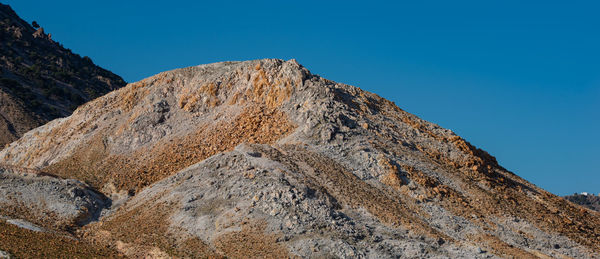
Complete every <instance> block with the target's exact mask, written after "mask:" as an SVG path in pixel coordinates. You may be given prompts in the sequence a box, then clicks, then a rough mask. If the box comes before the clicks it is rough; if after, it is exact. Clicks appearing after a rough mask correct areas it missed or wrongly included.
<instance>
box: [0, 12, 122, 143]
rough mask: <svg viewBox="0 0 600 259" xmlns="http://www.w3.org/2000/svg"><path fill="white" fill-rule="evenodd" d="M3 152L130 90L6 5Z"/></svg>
mask: <svg viewBox="0 0 600 259" xmlns="http://www.w3.org/2000/svg"><path fill="white" fill-rule="evenodd" d="M36 26H39V25H37V23H36ZM0 69H1V71H0V149H1V148H3V147H4V145H5V144H7V143H10V142H12V141H14V140H16V139H17V138H19V137H20V136H22V135H23V133H25V132H27V131H29V130H30V129H32V128H35V127H37V126H40V125H42V124H44V123H46V122H48V121H50V120H52V119H55V118H58V117H64V116H68V115H70V114H71V112H73V111H74V110H75V108H77V106H79V105H81V104H83V103H85V102H87V101H89V100H92V99H94V98H96V97H99V96H102V95H104V94H106V93H108V92H110V91H112V90H115V89H117V88H120V87H122V86H124V85H125V82H124V81H123V79H122V78H121V77H119V76H117V75H115V74H113V73H111V72H110V71H107V70H105V69H103V68H101V67H99V66H97V65H95V64H94V63H93V62H92V60H91V59H90V58H89V57H81V56H79V55H77V54H74V53H72V52H71V50H69V49H65V48H64V47H63V46H62V45H61V44H59V43H57V42H55V41H53V40H52V38H51V35H50V34H46V33H45V32H44V29H43V28H38V29H36V28H34V27H33V26H32V25H30V24H29V23H27V22H25V21H23V20H22V19H21V18H19V16H18V15H17V14H16V13H15V12H14V11H13V10H12V9H11V8H10V6H8V5H3V4H0Z"/></svg>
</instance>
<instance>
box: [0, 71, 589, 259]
mask: <svg viewBox="0 0 600 259" xmlns="http://www.w3.org/2000/svg"><path fill="white" fill-rule="evenodd" d="M0 163H3V164H6V165H11V166H12V167H15V168H16V167H19V168H30V170H33V169H35V170H40V171H43V172H44V173H46V174H50V175H54V176H57V177H60V178H70V179H77V180H79V181H82V182H85V188H92V189H95V190H98V191H100V192H101V193H102V195H103V196H104V197H102V199H106V200H108V201H107V202H105V203H104V204H108V205H107V206H105V208H102V206H99V207H98V208H99V209H100V210H102V211H101V212H100V215H101V217H100V219H99V220H98V221H95V222H92V223H90V224H85V223H80V224H75V229H76V230H75V231H71V233H72V234H73V235H74V236H75V237H76V238H80V239H81V240H86V242H88V244H93V245H96V246H100V247H106V249H113V250H116V251H119V253H121V254H122V255H124V256H129V257H142V256H151V257H160V256H173V257H202V256H217V257H219V256H227V257H232V258H247V257H269V258H281V257H296V256H299V257H342V258H344V257H372V258H381V257H383V258H385V257H407V258H412V257H414V258H447V257H452V258H489V257H491V258H494V257H504V258H510V257H512V258H549V257H556V258H561V257H575V258H599V257H600V255H599V254H598V251H600V224H599V223H600V215H599V214H598V213H596V212H592V211H590V210H586V209H583V208H581V207H579V206H576V205H573V204H571V203H569V202H568V201H566V200H564V199H563V198H560V197H557V196H555V195H552V194H550V193H548V192H546V191H544V190H542V189H540V188H538V187H536V186H534V185H532V184H531V183H528V182H527V181H525V180H523V179H521V178H519V177H518V176H516V175H515V174H513V173H511V172H509V171H507V170H506V169H504V168H502V167H501V166H500V165H498V163H497V162H496V160H495V158H494V157H492V156H491V155H489V154H488V153H486V152H485V151H482V150H480V149H477V148H475V147H473V146H472V145H471V144H469V143H468V142H467V141H465V140H464V139H462V138H460V137H459V136H457V135H455V134H454V133H453V132H452V131H450V130H447V129H443V128H441V127H439V126H437V125H435V124H432V123H429V122H426V121H423V120H421V119H419V118H417V117H416V116H414V115H412V114H409V113H407V112H405V111H403V110H401V109H400V108H398V107H397V106H396V105H395V104H393V103H391V102H389V101H387V100H385V99H383V98H381V97H379V96H377V95H375V94H372V93H368V92H365V91H362V90H361V89H359V88H356V87H353V86H348V85H344V84H339V83H336V82H332V81H329V80H326V79H323V78H321V77H319V76H316V75H313V74H311V73H310V72H309V71H308V70H307V69H305V68H304V67H302V66H301V65H299V64H298V63H297V62H296V61H294V60H290V61H282V60H273V59H265V60H255V61H246V62H223V63H215V64H209V65H202V66H197V67H189V68H184V69H178V70H173V71H169V72H164V73H161V74H158V75H156V76H153V77H150V78H147V79H144V80H142V81H140V82H137V83H133V84H129V85H128V86H126V87H124V88H121V89H119V90H116V91H114V92H111V93H109V94H107V95H106V96H103V97H102V98H98V99H96V100H94V101H92V102H89V103H87V104H85V105H83V106H82V107H80V108H79V109H77V110H76V111H75V112H74V113H73V114H72V115H71V116H69V117H67V118H61V119H56V120H53V121H51V122H50V123H48V124H46V125H44V126H41V127H39V128H36V129H34V130H32V131H30V132H28V133H26V134H25V135H24V136H23V137H22V138H21V139H19V140H18V141H16V142H13V143H12V144H11V145H10V146H8V147H7V148H6V149H4V150H2V151H0ZM65 181H66V180H65ZM97 204H99V202H97ZM94 208H96V207H94ZM25 210H27V208H25ZM6 211H8V212H10V209H7V210H6ZM3 213H5V212H4V211H3ZM28 220H29V221H33V222H39V220H38V221H36V219H35V218H32V219H28ZM71 225H73V224H71ZM81 225H84V226H82V227H79V226H81ZM3 249H4V248H3V247H0V250H3Z"/></svg>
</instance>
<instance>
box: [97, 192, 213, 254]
mask: <svg viewBox="0 0 600 259" xmlns="http://www.w3.org/2000/svg"><path fill="white" fill-rule="evenodd" d="M151 202H155V201H151ZM151 202H147V203H144V204H142V205H139V206H137V207H135V208H134V209H131V210H126V209H122V210H120V211H119V212H118V214H116V215H114V216H112V217H111V218H110V219H108V220H106V221H104V222H102V223H100V224H98V225H95V226H91V228H90V229H88V231H87V232H86V237H87V238H89V239H91V240H94V241H95V242H97V243H103V244H109V245H110V246H112V247H114V248H115V249H118V250H119V251H121V252H123V253H124V254H126V255H127V256H129V257H135V258H141V257H148V256H150V257H151V255H152V254H167V255H169V256H176V257H192V258H197V257H201V258H206V257H209V256H211V257H218V255H217V254H215V253H214V251H212V250H211V249H210V247H208V245H206V244H205V243H204V242H202V241H201V240H199V239H198V238H196V237H185V238H184V239H182V238H178V236H176V235H175V234H173V233H172V232H170V230H169V225H170V223H169V217H170V215H171V213H172V211H173V209H172V205H170V204H166V203H151ZM96 233H105V235H106V236H102V235H98V234H96Z"/></svg>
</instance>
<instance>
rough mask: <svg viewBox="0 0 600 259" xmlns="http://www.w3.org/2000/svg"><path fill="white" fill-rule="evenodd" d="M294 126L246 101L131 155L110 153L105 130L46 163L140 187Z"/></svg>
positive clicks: (67, 173)
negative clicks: (226, 117)
mask: <svg viewBox="0 0 600 259" xmlns="http://www.w3.org/2000/svg"><path fill="white" fill-rule="evenodd" d="M294 129H295V125H293V124H292V123H291V122H289V120H288V118H287V115H286V114H285V113H283V112H281V111H278V110H276V109H268V108H265V107H262V106H250V107H248V108H246V109H244V110H243V111H242V112H241V114H240V115H239V116H237V117H236V118H235V119H234V120H232V121H226V122H220V123H218V124H216V125H213V126H211V127H201V128H199V129H198V130H197V131H196V132H195V133H193V134H190V135H187V136H184V137H181V138H175V139H170V140H164V141H163V142H159V143H157V144H155V145H154V146H152V147H150V148H144V149H140V150H137V151H135V152H134V153H133V154H130V155H114V154H109V153H108V152H107V150H106V147H105V145H104V141H103V134H97V135H96V136H95V137H94V138H92V139H91V140H90V142H88V143H87V145H86V146H82V147H80V148H79V150H78V151H76V152H74V155H73V156H71V157H69V158H67V159H65V160H62V161H60V162H58V163H56V164H53V165H50V166H49V167H47V168H45V170H46V171H48V172H51V173H54V174H56V175H59V176H62V177H65V178H76V179H79V180H84V181H86V182H88V183H89V184H91V185H92V186H94V187H95V188H96V189H102V187H103V186H104V185H105V184H107V183H109V182H110V183H112V184H114V185H115V186H116V187H117V189H124V190H139V189H140V188H143V187H144V186H147V185H149V184H152V183H154V182H156V181H158V180H161V179H163V178H165V177H167V176H169V175H171V174H173V173H176V172H177V171H179V170H181V169H184V168H186V167H188V166H190V165H193V164H195V163H197V162H199V161H202V160H204V159H206V158H208V157H210V156H212V155H215V154H217V153H220V152H224V151H229V150H232V149H233V148H234V147H235V146H237V145H238V144H241V143H244V142H248V143H263V144H268V143H273V142H275V141H277V140H278V139H280V138H282V137H284V136H286V135H287V134H289V133H291V132H292V131H293V130H294Z"/></svg>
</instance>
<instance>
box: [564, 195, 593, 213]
mask: <svg viewBox="0 0 600 259" xmlns="http://www.w3.org/2000/svg"><path fill="white" fill-rule="evenodd" d="M565 199H567V200H568V201H570V202H573V203H575V204H579V205H581V206H584V207H587V208H589V209H591V210H595V211H600V196H597V195H593V194H578V193H574V194H573V195H567V196H565Z"/></svg>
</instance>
